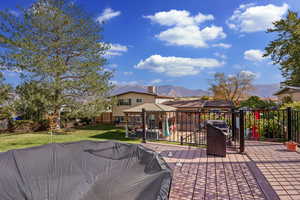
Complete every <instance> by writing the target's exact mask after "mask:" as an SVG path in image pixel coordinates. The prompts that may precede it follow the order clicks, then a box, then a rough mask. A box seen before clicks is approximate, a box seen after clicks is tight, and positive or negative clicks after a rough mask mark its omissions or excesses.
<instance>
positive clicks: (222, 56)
mask: <svg viewBox="0 0 300 200" xmlns="http://www.w3.org/2000/svg"><path fill="white" fill-rule="evenodd" d="M214 56H216V57H219V58H222V59H227V56H226V55H225V54H223V53H219V52H215V53H214Z"/></svg>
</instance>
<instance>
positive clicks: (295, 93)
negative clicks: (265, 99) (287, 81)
mask: <svg viewBox="0 0 300 200" xmlns="http://www.w3.org/2000/svg"><path fill="white" fill-rule="evenodd" d="M274 95H275V96H277V97H278V100H279V102H282V101H283V100H284V98H287V97H289V98H291V100H292V101H300V87H294V86H283V87H282V88H280V90H279V91H277V92H276V93H275V94H274Z"/></svg>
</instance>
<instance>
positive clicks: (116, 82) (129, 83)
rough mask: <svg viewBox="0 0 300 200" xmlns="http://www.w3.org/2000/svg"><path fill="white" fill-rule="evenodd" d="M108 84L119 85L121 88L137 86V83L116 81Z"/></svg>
mask: <svg viewBox="0 0 300 200" xmlns="http://www.w3.org/2000/svg"><path fill="white" fill-rule="evenodd" d="M110 82H111V84H113V85H120V86H123V85H139V82H138V81H117V80H113V81H110Z"/></svg>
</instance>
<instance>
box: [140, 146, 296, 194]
mask: <svg viewBox="0 0 300 200" xmlns="http://www.w3.org/2000/svg"><path fill="white" fill-rule="evenodd" d="M145 145H146V146H147V147H148V148H151V149H153V150H155V151H157V152H159V153H160V154H161V155H162V156H163V157H164V158H165V160H166V161H167V163H168V164H169V166H170V167H171V168H172V169H173V181H172V187H171V192H170V199H171V200H179V199H180V200H188V199H272V200H275V199H278V196H279V197H280V199H300V196H299V195H300V192H299V191H300V154H298V153H295V152H287V151H285V148H284V146H283V145H282V144H278V143H262V142H247V143H246V150H247V154H238V153H236V152H235V151H228V152H227V157H226V158H222V157H214V156H207V155H206V149H205V148H195V147H188V146H179V145H166V144H158V143H147V144H145ZM268 181H269V183H268ZM275 192H276V193H277V194H276V193H275Z"/></svg>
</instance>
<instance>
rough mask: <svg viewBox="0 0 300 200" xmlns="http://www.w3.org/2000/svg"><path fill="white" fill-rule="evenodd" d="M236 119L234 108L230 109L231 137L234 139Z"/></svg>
mask: <svg viewBox="0 0 300 200" xmlns="http://www.w3.org/2000/svg"><path fill="white" fill-rule="evenodd" d="M235 128H236V120H235V110H234V109H231V129H232V139H233V141H236V131H235Z"/></svg>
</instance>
